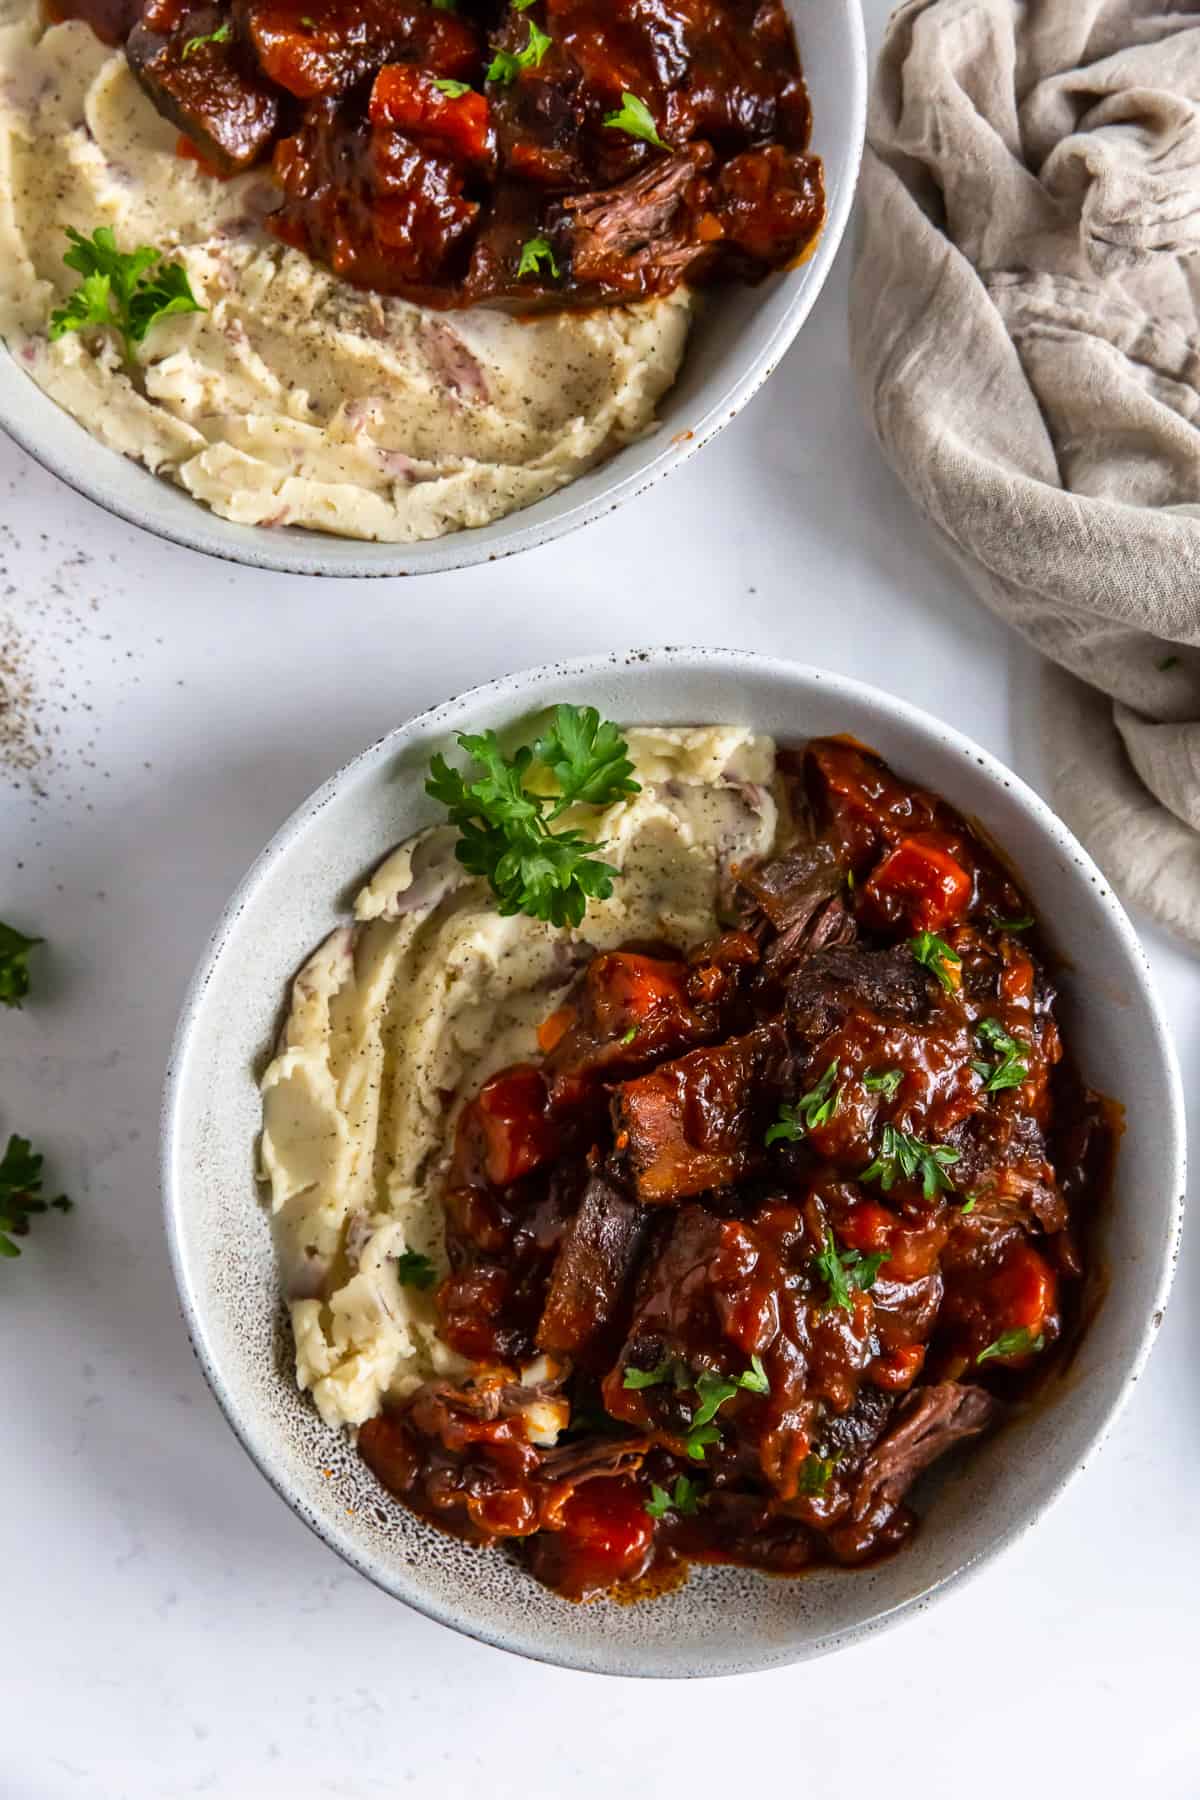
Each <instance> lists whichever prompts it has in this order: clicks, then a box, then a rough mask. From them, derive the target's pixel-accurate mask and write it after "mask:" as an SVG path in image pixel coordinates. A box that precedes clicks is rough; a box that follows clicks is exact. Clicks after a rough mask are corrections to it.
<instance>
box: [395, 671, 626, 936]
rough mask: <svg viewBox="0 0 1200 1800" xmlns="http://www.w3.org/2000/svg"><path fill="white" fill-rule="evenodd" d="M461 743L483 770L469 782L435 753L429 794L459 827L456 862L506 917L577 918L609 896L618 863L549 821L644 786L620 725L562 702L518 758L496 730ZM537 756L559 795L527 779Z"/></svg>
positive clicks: (555, 921)
mask: <svg viewBox="0 0 1200 1800" xmlns="http://www.w3.org/2000/svg"><path fill="white" fill-rule="evenodd" d="M458 742H459V744H460V745H461V746H462V748H463V749H464V750H465V751H466V752H467V754H468V756H470V757H472V758H473V760H474V761H475V762H477V763H479V764H480V765H481V767H482V769H483V773H482V775H479V776H476V777H475V778H474V779H472V780H467V779H465V778H464V777H463V776H462V774H460V772H459V771H458V770H457V769H452V768H451V767H450V765H449V764H448V763H447V761H446V759H445V757H444V756H435V757H434V758H433V760H432V762H431V763H430V777H429V780H428V781H427V782H426V783H425V791H426V793H427V794H430V795H431V796H432V797H433V799H435V800H439V801H440V802H441V803H442V805H443V806H445V807H446V808H447V810H448V811H449V814H450V822H451V824H453V825H456V826H457V827H458V831H459V842H458V845H457V847H456V850H455V854H456V855H457V857H458V860H459V862H460V863H462V865H463V867H464V868H465V869H469V870H470V872H471V874H472V875H482V876H483V877H484V878H485V879H486V880H487V882H488V885H489V886H490V887H491V890H492V892H493V893H494V894H495V896H496V898H497V900H498V901H499V902H500V912H501V914H502V915H503V916H505V917H507V916H509V915H511V914H513V913H527V914H528V915H529V916H530V917H531V918H534V919H544V920H545V921H546V922H547V923H548V924H551V925H578V924H579V923H580V922H581V920H582V918H583V915H584V912H585V911H586V909H587V903H588V901H589V900H607V899H608V897H609V895H610V894H611V893H612V886H613V878H614V877H615V876H616V874H617V870H616V869H615V868H613V866H612V865H611V863H606V862H602V861H601V860H600V859H599V858H598V857H597V856H595V855H593V854H592V853H593V852H594V851H595V850H596V849H597V848H598V846H597V845H596V844H595V843H594V842H593V841H592V839H591V838H588V837H585V836H584V835H583V833H582V832H581V831H576V830H571V831H552V830H551V825H552V824H553V822H554V820H555V819H557V818H558V817H559V816H560V814H561V813H563V812H565V811H566V809H567V808H568V807H569V806H575V805H587V806H611V805H613V804H614V803H615V802H616V801H618V800H622V799H624V797H625V796H626V795H627V794H636V793H638V792H640V789H639V787H638V784H637V782H636V781H634V780H632V779H631V777H632V772H633V764H632V763H631V762H630V761H629V757H628V754H627V750H628V746H627V745H626V742H625V740H624V738H623V737H622V736H621V733H620V730H619V729H618V727H617V726H615V725H613V724H611V723H609V722H608V721H607V720H605V721H601V718H600V715H599V713H598V712H597V711H596V709H595V707H594V706H583V707H579V706H558V707H556V708H555V711H554V720H553V724H552V725H551V727H550V730H549V731H548V732H547V733H546V735H545V736H544V737H541V738H539V739H538V740H537V742H536V743H535V744H534V745H533V746H532V747H530V746H529V745H524V746H523V747H522V748H521V749H519V750H518V751H517V752H516V754H515V755H514V756H512V757H506V756H505V754H504V752H503V751H502V750H501V748H500V745H499V742H498V740H497V738H496V734H495V732H494V731H486V732H484V733H483V735H482V736H481V737H472V736H469V735H468V734H467V733H465V732H460V733H459V737H458ZM535 763H536V764H540V765H541V767H542V771H543V773H544V774H545V775H547V776H552V777H553V778H554V780H555V781H556V782H557V784H558V789H559V792H558V794H557V795H551V796H547V795H545V794H541V793H537V792H535V791H534V790H533V789H531V788H529V787H527V786H526V785H525V777H526V775H527V774H529V773H530V771H531V769H532V768H533V766H534V765H535Z"/></svg>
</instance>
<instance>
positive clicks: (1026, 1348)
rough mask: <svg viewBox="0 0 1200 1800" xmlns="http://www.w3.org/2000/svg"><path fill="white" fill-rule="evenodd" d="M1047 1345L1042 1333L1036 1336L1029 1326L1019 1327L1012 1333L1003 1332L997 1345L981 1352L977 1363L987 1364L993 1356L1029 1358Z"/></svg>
mask: <svg viewBox="0 0 1200 1800" xmlns="http://www.w3.org/2000/svg"><path fill="white" fill-rule="evenodd" d="M1045 1343H1046V1340H1045V1338H1044V1337H1043V1336H1042V1334H1041V1332H1040V1331H1039V1332H1038V1333H1037V1335H1036V1336H1035V1335H1034V1333H1033V1332H1032V1331H1031V1330H1030V1329H1029V1327H1028V1325H1017V1326H1015V1327H1014V1328H1013V1330H1012V1331H1002V1332H1001V1333H1000V1336H999V1337H998V1338H997V1339H996V1341H995V1343H992V1344H989V1345H988V1347H987V1349H986V1350H981V1351H980V1352H979V1355H978V1356H977V1357H976V1358H975V1361H976V1362H977V1363H981V1362H987V1360H988V1358H989V1357H991V1356H1028V1355H1029V1354H1030V1353H1031V1352H1032V1351H1034V1350H1041V1349H1043V1348H1044V1347H1045Z"/></svg>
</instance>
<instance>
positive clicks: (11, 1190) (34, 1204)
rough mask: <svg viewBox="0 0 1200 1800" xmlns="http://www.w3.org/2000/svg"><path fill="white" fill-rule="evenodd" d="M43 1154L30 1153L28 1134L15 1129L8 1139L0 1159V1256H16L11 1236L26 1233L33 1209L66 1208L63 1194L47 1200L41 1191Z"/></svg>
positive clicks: (38, 1211)
mask: <svg viewBox="0 0 1200 1800" xmlns="http://www.w3.org/2000/svg"><path fill="white" fill-rule="evenodd" d="M44 1161H45V1158H44V1157H43V1156H42V1155H41V1153H40V1152H39V1153H37V1154H35V1153H34V1149H33V1145H32V1144H31V1143H30V1141H29V1139H28V1138H23V1137H18V1136H17V1135H16V1133H15V1132H14V1134H13V1135H12V1137H10V1138H9V1140H8V1148H7V1150H6V1151H5V1152H4V1156H3V1158H2V1159H0V1256H7V1257H13V1256H20V1254H21V1250H20V1246H19V1245H18V1244H16V1243H14V1242H13V1239H14V1238H19V1237H26V1236H27V1235H28V1232H29V1221H30V1219H31V1218H33V1216H34V1214H35V1213H44V1212H49V1210H50V1208H51V1207H53V1208H54V1210H55V1211H56V1212H63V1213H65V1212H70V1210H71V1204H72V1203H71V1201H70V1200H68V1199H67V1196H66V1195H65V1194H59V1195H57V1196H56V1197H55V1198H54V1199H53V1200H47V1199H45V1198H44V1197H43V1194H42V1164H43V1162H44Z"/></svg>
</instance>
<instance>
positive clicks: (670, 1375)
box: [621, 1356, 688, 1388]
mask: <svg viewBox="0 0 1200 1800" xmlns="http://www.w3.org/2000/svg"><path fill="white" fill-rule="evenodd" d="M687 1376H688V1371H687V1364H686V1363H683V1362H681V1361H680V1360H679V1358H678V1357H677V1356H664V1357H663V1359H662V1361H661V1362H660V1363H659V1365H658V1367H657V1368H656V1369H635V1368H633V1367H627V1368H626V1370H625V1373H624V1374H623V1376H622V1377H621V1386H622V1387H627V1388H648V1387H661V1386H662V1384H663V1382H664V1381H673V1382H674V1383H675V1386H676V1387H677V1388H678V1387H686V1386H687V1384H688V1383H687Z"/></svg>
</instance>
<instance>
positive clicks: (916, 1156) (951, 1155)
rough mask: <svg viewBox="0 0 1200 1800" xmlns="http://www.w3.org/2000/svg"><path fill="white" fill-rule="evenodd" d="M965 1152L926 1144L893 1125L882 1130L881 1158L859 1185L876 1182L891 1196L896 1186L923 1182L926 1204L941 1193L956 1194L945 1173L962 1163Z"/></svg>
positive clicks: (922, 1189) (862, 1177) (876, 1160)
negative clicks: (910, 1182)
mask: <svg viewBox="0 0 1200 1800" xmlns="http://www.w3.org/2000/svg"><path fill="white" fill-rule="evenodd" d="M961 1158H962V1152H961V1151H959V1150H953V1149H951V1147H950V1145H949V1144H923V1143H922V1142H921V1140H920V1138H915V1137H909V1135H908V1134H907V1132H903V1131H898V1130H897V1129H896V1127H895V1126H894V1125H891V1124H888V1125H885V1126H884V1128H883V1140H882V1143H881V1145H880V1149H879V1155H878V1156H877V1157H875V1159H874V1161H873V1162H870V1163H868V1164H867V1166H866V1168H865V1169H864V1170H863V1172H862V1174H861V1175H860V1176H859V1178H858V1179H859V1180H860V1181H877V1182H878V1183H879V1185H880V1187H881V1188H882V1189H883V1191H884V1193H885V1194H887V1193H890V1192H891V1190H892V1188H893V1187H894V1186H895V1184H896V1182H897V1181H899V1180H900V1179H901V1178H903V1179H904V1180H905V1181H920V1183H921V1192H922V1193H923V1195H924V1196H925V1198H926V1200H935V1199H936V1198H937V1196H938V1194H939V1192H941V1191H943V1190H944V1191H945V1192H946V1193H948V1194H952V1193H953V1192H954V1183H953V1182H952V1181H951V1179H950V1177H949V1176H948V1175H947V1173H946V1170H947V1169H949V1168H952V1167H953V1166H954V1164H955V1163H956V1162H959V1161H961Z"/></svg>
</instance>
